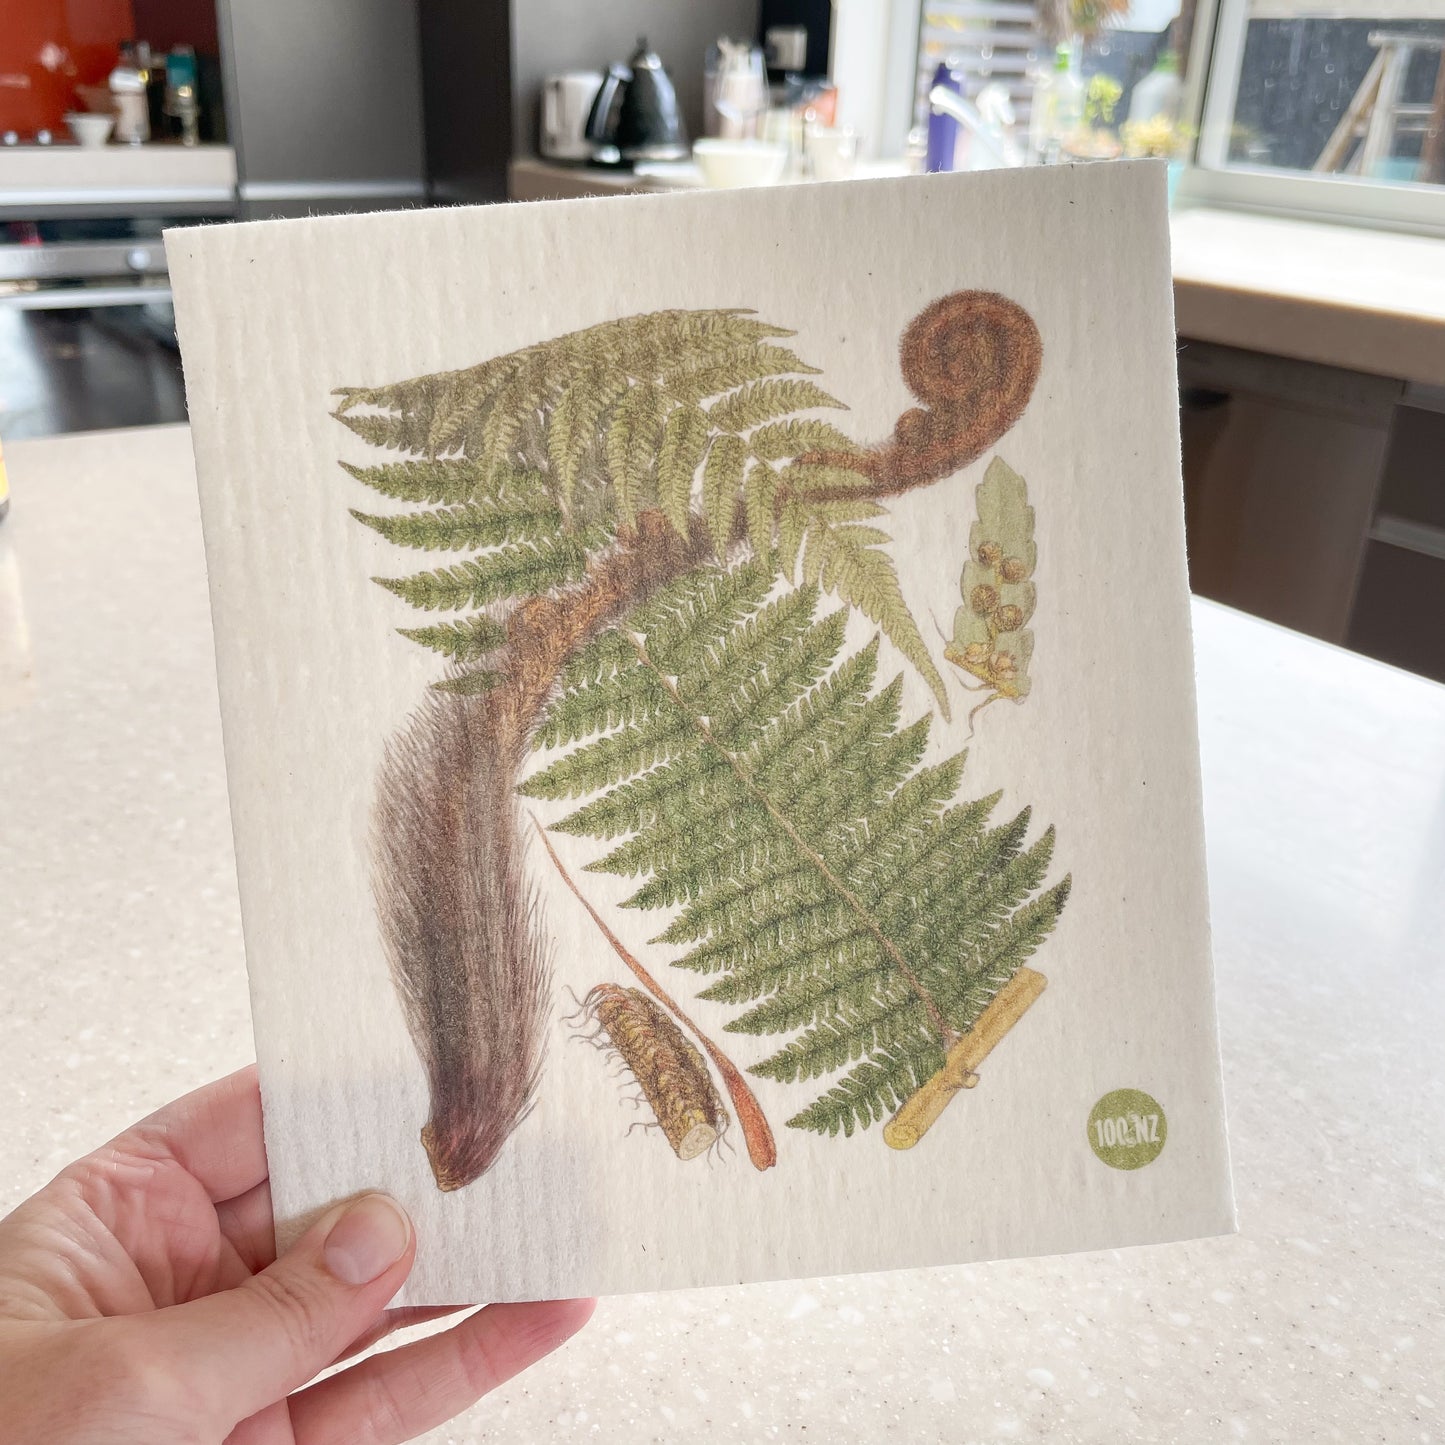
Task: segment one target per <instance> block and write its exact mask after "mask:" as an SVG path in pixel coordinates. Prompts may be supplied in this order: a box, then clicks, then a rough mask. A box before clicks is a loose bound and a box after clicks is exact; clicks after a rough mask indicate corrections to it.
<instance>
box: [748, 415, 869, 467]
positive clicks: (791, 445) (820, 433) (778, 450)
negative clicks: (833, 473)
mask: <svg viewBox="0 0 1445 1445" xmlns="http://www.w3.org/2000/svg"><path fill="white" fill-rule="evenodd" d="M748 446H749V447H750V448H751V449H752V453H753V455H754V456H755V457H760V458H761V459H762V460H763V461H765V462H777V461H785V460H787V459H788V458H790V457H796V456H800V455H802V454H803V453H804V452H810V451H842V452H856V451H859V450H860V448H859V446H858V443H857V442H855V441H854V440H853V438H852V437H850V436H848V435H847V434H846V433H845V432H841V431H839V430H838V428H837V427H835V426H834V425H833V423H832V422H828V421H812V420H800V421H775V422H769V423H768V425H767V426H760V427H759V428H758V429H757V430H756V431H754V432H753V433H752V434H751V435H750V436H749V437H748ZM818 470H823V469H822V468H819V469H818Z"/></svg>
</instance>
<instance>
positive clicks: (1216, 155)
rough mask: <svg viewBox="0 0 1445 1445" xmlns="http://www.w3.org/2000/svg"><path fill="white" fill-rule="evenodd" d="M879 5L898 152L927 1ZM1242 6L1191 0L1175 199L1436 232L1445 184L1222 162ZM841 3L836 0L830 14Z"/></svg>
mask: <svg viewBox="0 0 1445 1445" xmlns="http://www.w3.org/2000/svg"><path fill="white" fill-rule="evenodd" d="M854 3H855V4H856V3H857V0H854ZM880 3H882V4H883V5H884V6H885V7H886V8H887V10H888V31H887V35H888V45H887V53H886V55H885V57H884V61H883V65H884V75H885V76H886V80H885V81H884V83H883V85H881V86H880V91H881V92H883V93H885V94H886V98H887V104H886V108H885V109H884V111H883V114H882V116H881V117H880V120H881V124H880V126H879V131H880V139H881V140H882V141H883V149H882V154H884V155H889V154H898V153H900V152H901V150H902V145H901V140H902V137H903V136H904V135H906V134H907V130H908V127H909V125H910V124H911V123H912V103H913V88H912V87H913V77H914V75H916V73H917V72H916V67H917V64H918V45H919V38H920V34H921V29H922V24H923V14H924V11H925V9H926V8H927V5H928V0H880ZM1251 5H1252V0H1198V5H1197V7H1196V9H1195V13H1194V30H1193V34H1192V36H1191V38H1190V47H1189V68H1188V70H1187V72H1186V74H1185V75H1184V77H1183V79H1184V91H1183V100H1182V105H1181V115H1182V118H1183V120H1184V121H1185V122H1186V123H1187V124H1189V125H1190V127H1191V128H1192V129H1193V132H1194V134H1195V136H1196V137H1197V139H1196V141H1195V143H1194V146H1193V148H1192V154H1191V155H1190V157H1189V158H1188V159H1187V160H1186V163H1185V169H1184V174H1183V175H1182V176H1181V178H1180V185H1179V193H1178V202H1179V204H1180V205H1181V206H1213V207H1222V208H1226V209H1233V210H1244V211H1256V212H1260V213H1264V214H1268V215H1274V216H1287V217H1293V218H1297V219H1301V220H1315V221H1328V222H1332V223H1334V224H1337V225H1347V226H1358V227H1364V228H1367V229H1374V230H1395V231H1410V232H1415V233H1419V234H1423V235H1442V236H1445V185H1426V184H1420V183H1412V182H1401V181H1379V180H1361V179H1359V178H1357V177H1354V176H1328V175H1315V174H1312V173H1309V172H1304V171H1291V170H1285V169H1282V168H1280V169H1276V168H1274V167H1270V166H1251V165H1246V164H1242V163H1240V162H1238V161H1231V160H1230V159H1229V157H1228V138H1229V131H1230V127H1231V125H1232V123H1233V116H1234V105H1235V100H1236V97H1237V95H1238V90H1239V77H1240V71H1241V68H1242V62H1243V60H1244V43H1245V36H1246V31H1247V29H1248V25H1249V11H1250V8H1251ZM840 8H842V7H841V6H840V4H839V3H838V0H835V14H836V13H838V11H839V9H840ZM905 81H906V83H905ZM905 92H906V99H905Z"/></svg>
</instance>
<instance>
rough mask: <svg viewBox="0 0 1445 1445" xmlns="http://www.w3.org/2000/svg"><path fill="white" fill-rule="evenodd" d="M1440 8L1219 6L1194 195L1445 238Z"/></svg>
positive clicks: (1291, 1)
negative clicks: (1432, 231) (1439, 231)
mask: <svg viewBox="0 0 1445 1445" xmlns="http://www.w3.org/2000/svg"><path fill="white" fill-rule="evenodd" d="M1442 57H1445V0H1220V3H1219V9H1218V15H1217V19H1216V23H1215V28H1214V44H1213V51H1212V61H1211V65H1210V69H1209V78H1208V85H1207V90H1206V94H1205V98H1204V105H1203V112H1202V122H1201V127H1200V140H1199V147H1198V156H1197V160H1198V166H1199V170H1198V173H1197V175H1196V177H1195V178H1194V183H1193V185H1192V186H1191V191H1192V192H1193V193H1194V194H1197V195H1199V196H1201V197H1202V198H1205V199H1219V200H1233V201H1236V202H1239V203H1242V204H1250V205H1256V206H1270V207H1272V208H1277V209H1281V210H1300V211H1313V212H1326V213H1332V214H1335V215H1337V216H1339V217H1341V218H1350V219H1360V218H1362V217H1363V218H1369V219H1375V220H1380V221H1384V222H1387V223H1395V224H1405V225H1409V224H1415V225H1422V226H1432V227H1433V226H1442V227H1445V59H1442Z"/></svg>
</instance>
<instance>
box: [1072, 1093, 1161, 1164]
mask: <svg viewBox="0 0 1445 1445" xmlns="http://www.w3.org/2000/svg"><path fill="white" fill-rule="evenodd" d="M1168 1137H1169V1126H1168V1123H1167V1122H1166V1120H1165V1118H1164V1110H1163V1109H1161V1108H1160V1107H1159V1101H1158V1100H1157V1099H1154V1098H1152V1097H1151V1096H1150V1095H1148V1094H1146V1093H1144V1091H1143V1090H1142V1089H1111V1090H1110V1091H1109V1092H1108V1093H1107V1094H1105V1095H1104V1097H1103V1098H1102V1099H1100V1100H1099V1102H1098V1103H1097V1104H1095V1105H1094V1107H1093V1108H1092V1109H1090V1110H1089V1148H1091V1149H1092V1150H1093V1151H1094V1153H1095V1154H1097V1155H1098V1156H1099V1158H1100V1159H1102V1160H1103V1161H1104V1163H1105V1164H1107V1165H1108V1166H1109V1168H1111V1169H1142V1168H1143V1167H1144V1166H1145V1165H1146V1164H1152V1163H1153V1162H1154V1161H1155V1160H1156V1159H1157V1158H1158V1157H1159V1151H1160V1150H1161V1149H1163V1147H1164V1141H1165V1139H1167V1138H1168Z"/></svg>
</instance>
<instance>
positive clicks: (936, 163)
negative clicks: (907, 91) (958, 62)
mask: <svg viewBox="0 0 1445 1445" xmlns="http://www.w3.org/2000/svg"><path fill="white" fill-rule="evenodd" d="M933 84H934V85H941V86H944V87H945V88H947V89H948V90H952V91H956V92H957V93H958V94H959V95H962V94H963V75H962V73H961V72H959V71H956V70H954V68H953V66H952V64H951V63H950V62H949V61H947V60H940V61H939V62H938V69H937V70H935V71H934V72H933ZM930 88H931V87H930ZM957 145H958V122H957V121H956V120H954V118H953V117H952V116H951V115H939V114H938V113H937V112H936V111H935V110H934V109H933V108H932V107H931V106H930V107H929V111H928V158H927V160H926V161H925V162H924V165H925V167H926V168H927V169H928V170H929V171H951V170H952V169H953V153H954V148H955V147H956V146H957Z"/></svg>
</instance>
